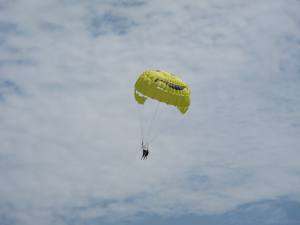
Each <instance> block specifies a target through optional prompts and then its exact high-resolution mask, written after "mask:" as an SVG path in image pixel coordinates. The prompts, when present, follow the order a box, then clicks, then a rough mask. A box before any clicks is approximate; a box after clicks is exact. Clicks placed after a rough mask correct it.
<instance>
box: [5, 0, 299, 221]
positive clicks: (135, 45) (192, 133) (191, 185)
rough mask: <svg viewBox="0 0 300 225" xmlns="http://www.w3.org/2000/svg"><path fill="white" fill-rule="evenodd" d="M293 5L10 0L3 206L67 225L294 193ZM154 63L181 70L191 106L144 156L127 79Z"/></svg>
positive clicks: (22, 216) (212, 208)
mask: <svg viewBox="0 0 300 225" xmlns="http://www.w3.org/2000/svg"><path fill="white" fill-rule="evenodd" d="M119 3H120V5H121V6H122V7H121V6H120V5H119ZM125 6H126V7H125ZM297 9H299V3H298V2H297V1H290V2H289V4H287V3H286V2H285V1H281V0H277V1H272V2H271V1H263V2H261V1H252V2H249V3H247V2H246V1H237V0H236V1H234V0H232V1H226V3H225V2H224V1H202V2H201V3H195V2H194V1H184V2H183V1H164V2H161V1H151V2H146V3H145V4H142V3H141V2H140V1H135V2H130V1H120V2H118V1H114V2H112V3H110V2H109V1H106V2H99V1H89V2H88V3H87V2H86V1H63V2H60V1H57V2H55V1H33V0H32V1H15V2H13V3H10V2H7V3H5V2H4V4H3V5H2V6H1V7H0V10H2V11H1V13H0V21H4V23H7V24H11V26H12V27H15V28H14V29H13V32H11V31H9V32H8V31H7V28H5V29H6V30H5V29H4V28H2V29H4V32H3V33H2V34H1V35H0V40H3V41H2V42H1V43H2V44H0V53H1V54H0V55H1V58H0V60H1V61H0V76H1V77H0V82H1V81H9V82H11V83H12V84H14V87H18V89H20V90H21V91H20V92H19V93H18V94H14V93H13V90H14V88H9V87H7V86H5V87H4V86H3V85H0V88H1V89H0V97H1V96H3V97H2V98H3V99H4V100H1V101H0V107H1V110H0V141H1V152H0V157H1V158H0V165H1V167H2V170H1V172H0V180H1V186H0V198H1V199H2V205H3V206H2V205H1V207H0V209H1V210H2V209H3V211H5V212H6V211H7V207H9V206H10V205H12V208H13V210H11V211H13V212H12V213H11V215H10V218H16V222H17V223H20V224H25V225H26V224H32V221H36V222H37V221H39V224H53V223H54V222H53V221H55V223H58V224H59V223H63V221H60V219H59V218H64V219H65V220H71V219H72V218H77V219H80V218H81V219H91V218H97V217H101V216H103V217H117V215H119V216H120V217H122V218H123V217H126V216H134V215H135V214H137V213H139V212H146V213H157V214H161V215H173V214H180V213H197V214H202V213H218V212H222V211H226V210H229V209H231V208H233V207H235V206H237V205H240V204H243V203H247V202H251V201H259V200H263V199H273V198H277V197H279V196H292V197H293V198H294V199H297V198H298V197H299V186H300V183H299V170H300V168H299V163H298V158H299V152H298V151H297V149H298V148H299V145H300V143H299V138H298V134H299V127H300V126H299V124H300V121H299V117H298V114H299V110H300V108H299V105H300V104H299V89H298V86H299V79H298V78H297V75H298V71H299V54H298V53H297V52H298V51H297V49H298V50H299V33H300V30H299V28H298V24H299V16H298V15H297V14H296V12H297ZM103 15H110V17H109V18H107V17H105V16H104V17H103ZM93 20H96V21H97V26H92V24H91V21H93ZM0 29H1V26H0ZM97 29H99V30H97ZM95 34H97V35H95ZM8 49H10V50H12V49H13V51H8ZM18 60H25V61H26V62H30V63H25V64H24V63H19V62H20V61H18ZM8 62H10V63H8ZM11 62H13V63H11ZM148 68H159V69H165V70H169V71H171V72H173V73H175V74H180V75H181V77H182V78H183V79H184V80H186V81H187V82H188V83H189V84H190V85H191V87H192V91H193V102H192V105H191V108H190V111H189V112H188V114H187V115H186V116H185V117H181V118H178V116H177V115H179V114H176V113H177V112H176V111H175V110H171V113H170V115H171V116H170V118H165V119H164V120H163V122H164V127H163V131H162V132H161V133H162V136H161V137H160V138H158V139H157V141H156V143H154V144H153V146H151V155H150V160H148V161H140V160H139V157H140V155H139V154H140V153H139V152H138V147H139V144H140V143H138V141H139V140H138V138H139V137H138V135H139V133H138V132H139V130H138V129H139V128H138V118H137V110H136V105H135V102H134V100H133V96H132V92H133V90H132V89H133V84H134V82H135V79H136V78H137V75H138V74H139V73H141V72H142V71H143V70H145V69H148ZM3 90H4V91H3ZM166 113H168V112H166ZM74 212H76V215H74ZM58 215H59V217H57V216H58ZM65 222H66V221H65ZM66 223H67V222H66Z"/></svg>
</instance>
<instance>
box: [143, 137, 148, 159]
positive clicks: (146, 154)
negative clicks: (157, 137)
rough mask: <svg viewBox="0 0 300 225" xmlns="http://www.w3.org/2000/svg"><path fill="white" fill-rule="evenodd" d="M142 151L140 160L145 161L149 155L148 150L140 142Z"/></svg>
mask: <svg viewBox="0 0 300 225" xmlns="http://www.w3.org/2000/svg"><path fill="white" fill-rule="evenodd" d="M142 149H143V155H142V158H141V160H144V159H147V157H148V155H149V149H148V146H147V145H146V144H144V142H143V141H142Z"/></svg>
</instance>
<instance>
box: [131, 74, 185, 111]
mask: <svg viewBox="0 0 300 225" xmlns="http://www.w3.org/2000/svg"><path fill="white" fill-rule="evenodd" d="M190 95H191V91H190V88H189V86H188V85H187V84H186V83H185V82H183V81H182V80H181V79H179V78H178V77H176V76H175V75H173V74H171V73H169V72H166V71H161V70H148V71H145V72H144V73H142V74H141V75H140V77H139V78H138V80H137V81H136V83H135V92H134V96H135V100H136V101H137V102H138V103H139V104H144V102H145V101H146V100H147V98H148V97H149V98H152V99H155V100H157V101H160V102H164V103H166V104H169V105H173V106H176V107H177V108H178V110H179V111H180V112H181V113H183V114H184V113H186V111H187V110H188V109H189V105H190V102H191V100H190Z"/></svg>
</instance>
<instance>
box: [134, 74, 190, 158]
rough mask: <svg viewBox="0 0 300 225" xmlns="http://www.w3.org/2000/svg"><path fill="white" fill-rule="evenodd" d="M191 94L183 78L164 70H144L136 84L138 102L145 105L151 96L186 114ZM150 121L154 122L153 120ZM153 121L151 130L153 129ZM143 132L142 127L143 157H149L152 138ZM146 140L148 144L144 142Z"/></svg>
mask: <svg viewBox="0 0 300 225" xmlns="http://www.w3.org/2000/svg"><path fill="white" fill-rule="evenodd" d="M190 96H191V89H190V87H189V86H188V85H187V84H186V83H185V82H184V81H183V80H181V79H180V78H178V77H177V76H175V75H174V74H172V73H169V72H167V71H163V70H146V71H144V72H143V73H142V74H141V75H140V76H139V78H138V79H137V81H136V83H135V86H134V97H135V100H136V102H137V103H138V104H140V105H144V103H145V101H146V100H147V99H148V98H151V99H153V100H155V101H158V102H162V103H165V104H167V105H172V106H175V107H177V109H178V110H179V111H180V112H181V113H182V114H185V113H186V112H187V111H188V109H189V106H190V103H191V99H190ZM155 114H156V112H155ZM153 120H154V119H153ZM150 122H151V123H152V122H153V121H150ZM151 123H150V128H149V130H151V125H152V124H151ZM141 127H143V126H141ZM148 132H150V131H148ZM143 133H144V132H143V131H142V128H141V136H142V150H143V155H142V158H141V159H147V156H148V155H149V148H148V147H149V144H150V142H151V141H152V139H150V137H145V136H143ZM149 136H150V135H149ZM144 141H145V142H146V144H144Z"/></svg>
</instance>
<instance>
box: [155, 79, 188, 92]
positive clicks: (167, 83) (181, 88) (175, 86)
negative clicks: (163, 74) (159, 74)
mask: <svg viewBox="0 0 300 225" xmlns="http://www.w3.org/2000/svg"><path fill="white" fill-rule="evenodd" d="M157 81H160V82H163V83H165V84H166V85H168V86H169V87H170V88H172V89H174V90H178V91H181V90H183V89H185V87H184V86H181V85H177V84H173V83H170V82H168V81H165V80H161V79H158V78H157V79H155V82H157Z"/></svg>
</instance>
